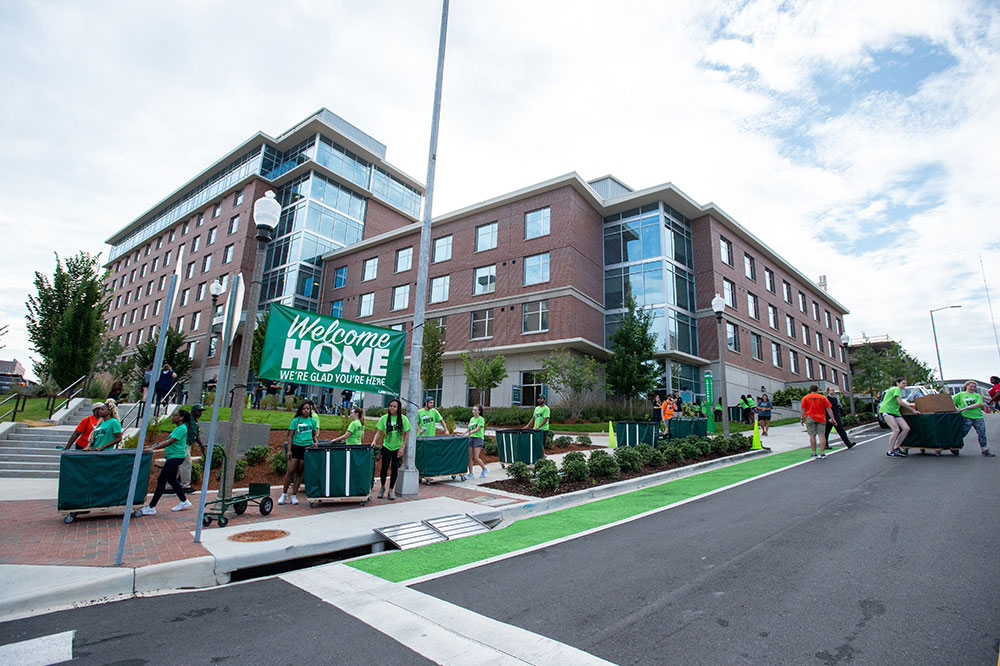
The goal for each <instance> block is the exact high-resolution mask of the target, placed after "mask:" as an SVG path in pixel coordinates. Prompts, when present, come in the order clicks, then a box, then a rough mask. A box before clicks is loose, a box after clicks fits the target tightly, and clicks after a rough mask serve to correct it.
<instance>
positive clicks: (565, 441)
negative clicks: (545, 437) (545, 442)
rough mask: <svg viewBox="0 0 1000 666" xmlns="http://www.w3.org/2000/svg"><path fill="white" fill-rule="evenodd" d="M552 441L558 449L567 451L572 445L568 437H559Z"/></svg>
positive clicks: (571, 439)
mask: <svg viewBox="0 0 1000 666" xmlns="http://www.w3.org/2000/svg"><path fill="white" fill-rule="evenodd" d="M552 441H553V443H554V444H555V445H556V446H557V447H559V448H560V449H568V448H569V447H570V446H572V445H573V438H572V437H570V436H568V435H559V436H558V437H556V438H555V439H554V440H552Z"/></svg>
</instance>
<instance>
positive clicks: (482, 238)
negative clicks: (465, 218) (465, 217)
mask: <svg viewBox="0 0 1000 666" xmlns="http://www.w3.org/2000/svg"><path fill="white" fill-rule="evenodd" d="M496 246H497V223H496V222H490V223H489V224H483V225H480V226H478V227H476V252H484V251H486V250H492V249H493V248H495V247H496Z"/></svg>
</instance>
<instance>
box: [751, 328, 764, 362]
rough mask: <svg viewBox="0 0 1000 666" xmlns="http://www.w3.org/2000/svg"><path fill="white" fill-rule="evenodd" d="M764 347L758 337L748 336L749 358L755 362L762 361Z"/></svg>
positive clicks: (753, 334) (754, 334) (752, 334)
mask: <svg viewBox="0 0 1000 666" xmlns="http://www.w3.org/2000/svg"><path fill="white" fill-rule="evenodd" d="M763 347H764V345H763V342H761V339H760V336H759V335H757V334H756V333H751V334H750V356H752V357H753V359H754V360H755V361H763V360H764V349H763Z"/></svg>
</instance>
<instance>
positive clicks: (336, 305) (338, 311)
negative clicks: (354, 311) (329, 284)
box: [330, 298, 344, 319]
mask: <svg viewBox="0 0 1000 666" xmlns="http://www.w3.org/2000/svg"><path fill="white" fill-rule="evenodd" d="M330 316H331V317H337V318H338V319H339V318H340V317H343V316H344V299H342V298H341V299H339V300H336V301H334V302H333V303H330Z"/></svg>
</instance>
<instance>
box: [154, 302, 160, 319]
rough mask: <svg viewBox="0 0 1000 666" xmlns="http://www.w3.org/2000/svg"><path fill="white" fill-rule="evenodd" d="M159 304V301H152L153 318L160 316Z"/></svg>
mask: <svg viewBox="0 0 1000 666" xmlns="http://www.w3.org/2000/svg"><path fill="white" fill-rule="evenodd" d="M160 303H161V301H160V299H156V300H155V301H153V316H154V317H156V316H157V315H159V314H160Z"/></svg>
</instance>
